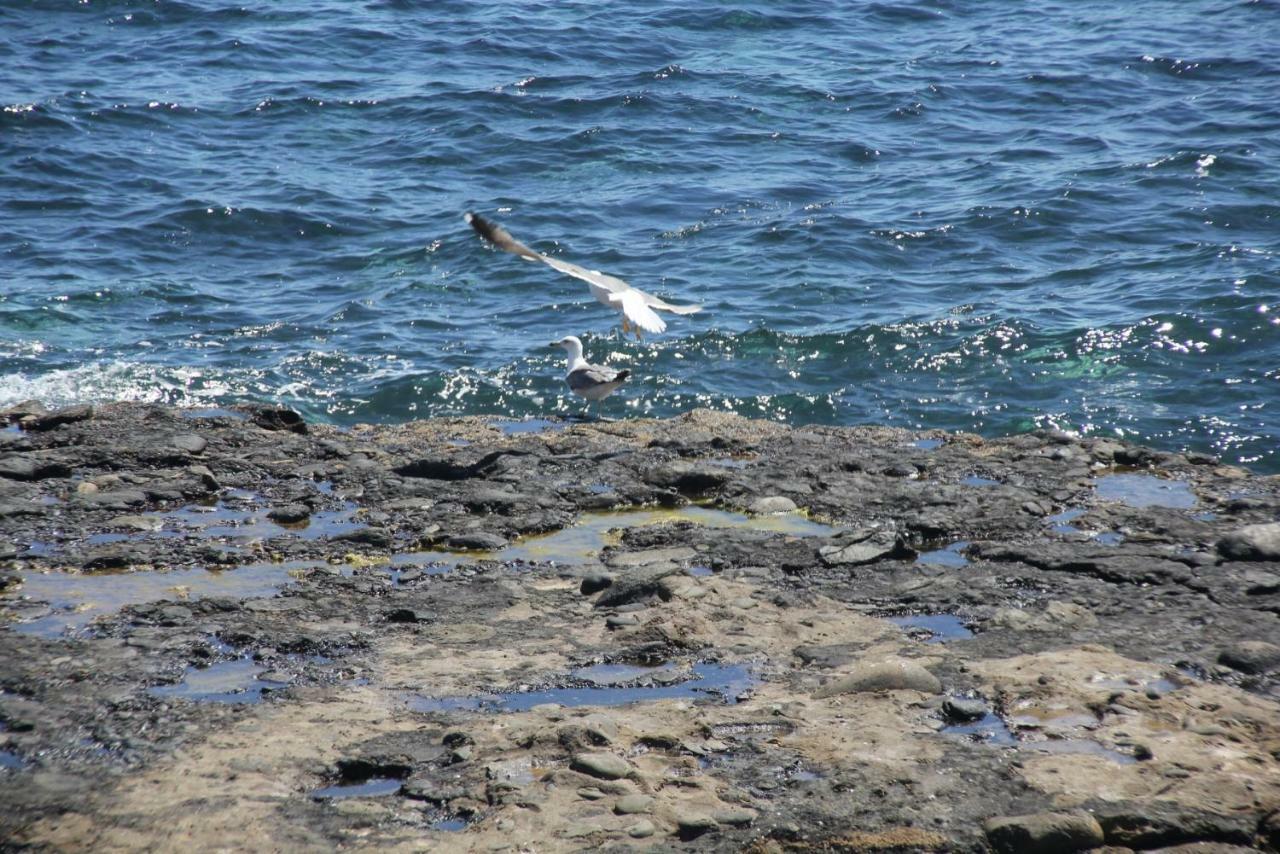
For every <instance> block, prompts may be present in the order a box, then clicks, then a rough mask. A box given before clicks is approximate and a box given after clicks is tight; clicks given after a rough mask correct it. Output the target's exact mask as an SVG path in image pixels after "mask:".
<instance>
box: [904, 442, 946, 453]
mask: <svg viewBox="0 0 1280 854" xmlns="http://www.w3.org/2000/svg"><path fill="white" fill-rule="evenodd" d="M911 444H913V445H914V446H915V447H917V448H919V449H920V450H922V451H936V450H938V449H939V448H941V447H942V440H941V439H917V440H916V441H914V442H912V443H911Z"/></svg>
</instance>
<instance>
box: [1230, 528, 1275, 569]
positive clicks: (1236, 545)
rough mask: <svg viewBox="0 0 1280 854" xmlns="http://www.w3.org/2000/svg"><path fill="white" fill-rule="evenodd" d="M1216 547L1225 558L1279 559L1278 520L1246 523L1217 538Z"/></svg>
mask: <svg viewBox="0 0 1280 854" xmlns="http://www.w3.org/2000/svg"><path fill="white" fill-rule="evenodd" d="M1217 549H1218V554H1220V555H1222V556H1223V557H1224V558H1226V559H1227V560H1250V561H1264V560H1280V522H1268V523H1266V524H1264V525H1246V526H1245V527H1243V528H1241V529H1240V530H1238V531H1233V532H1232V533H1230V534H1227V535H1226V536H1225V537H1223V538H1222V539H1220V540H1218V543H1217Z"/></svg>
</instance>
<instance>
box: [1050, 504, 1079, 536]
mask: <svg viewBox="0 0 1280 854" xmlns="http://www.w3.org/2000/svg"><path fill="white" fill-rule="evenodd" d="M1084 513H1085V511H1084V510H1083V509H1082V508H1080V507H1072V508H1070V509H1067V510H1063V511H1062V512H1061V513H1054V514H1053V515H1052V516H1046V517H1045V520H1044V521H1045V524H1047V525H1048V526H1049V530H1051V531H1053V532H1054V533H1055V534H1083V533H1084V531H1082V530H1080V529H1079V528H1077V527H1076V526H1075V525H1072V524H1071V522H1073V521H1075V520H1076V519H1079V518H1080V517H1081V516H1083V515H1084Z"/></svg>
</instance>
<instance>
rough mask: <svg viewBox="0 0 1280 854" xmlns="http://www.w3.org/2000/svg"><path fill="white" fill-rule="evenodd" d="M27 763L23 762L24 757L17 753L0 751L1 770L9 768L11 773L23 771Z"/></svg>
mask: <svg viewBox="0 0 1280 854" xmlns="http://www.w3.org/2000/svg"><path fill="white" fill-rule="evenodd" d="M26 764H27V763H25V762H23V761H22V757H21V756H19V755H18V754H16V753H10V752H9V751H7V750H0V768H7V769H9V770H10V771H18V770H21V769H22V768H23V767H24V766H26Z"/></svg>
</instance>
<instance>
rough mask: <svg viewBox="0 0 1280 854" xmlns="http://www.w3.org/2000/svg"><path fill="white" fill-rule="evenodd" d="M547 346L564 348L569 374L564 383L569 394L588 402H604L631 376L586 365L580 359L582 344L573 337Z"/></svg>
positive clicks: (626, 373) (601, 366) (628, 373)
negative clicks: (567, 386)
mask: <svg viewBox="0 0 1280 854" xmlns="http://www.w3.org/2000/svg"><path fill="white" fill-rule="evenodd" d="M548 346H550V347H563V348H564V350H565V353H567V354H568V356H569V372H568V373H567V374H565V375H564V379H565V382H567V383H568V384H569V390H570V391H571V392H573V393H574V394H576V395H577V396H578V397H585V398H586V399H587V400H588V401H592V400H604V399H605V398H606V397H608V396H609V395H611V394H613V393H614V392H615V391H617V389H618V386H620V385H622V384H623V383H624V382H626V379H627V377H629V376H631V371H627V370H623V371H615V370H614V369H613V368H606V367H604V366H603V365H592V364H590V363H588V362H587V360H586V359H584V358H582V342H581V341H579V340H578V339H577V338H576V337H575V336H573V335H570V336H568V337H566V338H561V339H560V340H559V341H553V342H551V344H549V345H548ZM590 408H591V404H590V403H588V404H587V409H590Z"/></svg>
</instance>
